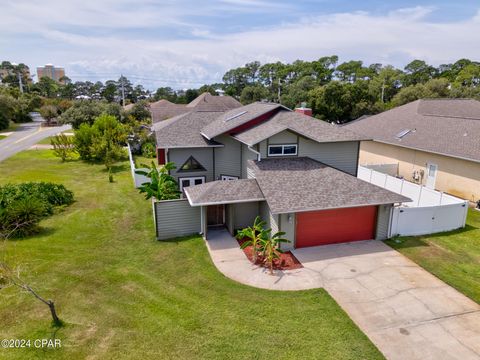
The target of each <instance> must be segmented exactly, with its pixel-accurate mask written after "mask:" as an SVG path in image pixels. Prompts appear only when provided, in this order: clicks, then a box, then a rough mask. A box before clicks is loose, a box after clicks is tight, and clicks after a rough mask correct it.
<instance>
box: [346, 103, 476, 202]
mask: <svg viewBox="0 0 480 360" xmlns="http://www.w3.org/2000/svg"><path fill="white" fill-rule="evenodd" d="M345 127H347V128H348V129H350V130H353V131H355V132H357V133H360V134H362V135H365V136H367V137H369V138H371V139H372V141H362V143H361V145H360V157H359V164H360V165H366V166H370V167H375V168H376V169H379V170H380V171H382V170H383V171H384V172H390V173H391V172H392V171H393V172H394V175H398V176H402V177H404V178H405V179H407V180H410V181H413V182H416V183H418V184H422V185H425V186H427V187H429V188H432V189H436V190H440V191H444V192H446V193H449V194H452V195H455V196H458V197H461V198H464V199H467V200H470V201H472V202H474V201H478V200H480V102H479V101H476V100H470V99H429V100H417V101H414V102H411V103H409V104H406V105H403V106H400V107H398V108H395V109H392V110H389V111H385V112H383V113H381V114H378V115H374V116H370V117H365V118H361V119H358V120H356V121H353V122H351V123H349V124H347V125H345Z"/></svg>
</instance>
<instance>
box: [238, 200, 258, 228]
mask: <svg viewBox="0 0 480 360" xmlns="http://www.w3.org/2000/svg"><path fill="white" fill-rule="evenodd" d="M231 206H232V207H233V219H234V220H233V221H234V228H235V229H243V228H245V227H247V226H252V225H253V223H254V221H255V218H256V217H257V216H259V215H260V209H259V204H258V201H255V202H247V203H238V204H232V205H231Z"/></svg>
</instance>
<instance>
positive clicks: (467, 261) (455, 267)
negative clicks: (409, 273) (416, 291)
mask: <svg viewBox="0 0 480 360" xmlns="http://www.w3.org/2000/svg"><path fill="white" fill-rule="evenodd" d="M398 241H399V243H397V242H396V241H395V240H389V241H387V243H388V244H389V245H390V246H392V247H393V248H395V249H396V250H398V251H400V252H401V253H402V254H403V255H405V256H407V257H409V258H410V259H412V260H413V261H414V262H416V263H417V264H419V265H420V266H422V267H423V268H425V269H427V270H428V271H430V272H431V273H432V274H434V275H435V276H437V277H438V278H440V279H442V280H443V281H445V282H446V283H447V284H449V285H451V286H453V287H454V288H456V289H458V290H459V291H461V292H462V293H464V294H465V295H467V296H468V297H470V298H471V299H473V300H475V301H476V302H478V303H480V212H479V211H475V210H471V209H470V210H469V212H468V218H467V226H466V227H465V228H464V229H461V230H455V231H450V232H446V233H440V234H434V235H429V236H417V237H404V238H400V239H398Z"/></svg>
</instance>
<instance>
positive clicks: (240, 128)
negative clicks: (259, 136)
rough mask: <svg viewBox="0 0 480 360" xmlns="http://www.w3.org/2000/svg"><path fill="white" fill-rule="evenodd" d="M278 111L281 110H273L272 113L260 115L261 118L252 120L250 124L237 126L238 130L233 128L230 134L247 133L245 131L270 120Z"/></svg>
mask: <svg viewBox="0 0 480 360" xmlns="http://www.w3.org/2000/svg"><path fill="white" fill-rule="evenodd" d="M278 111H279V108H276V109H273V110H271V111H269V112H267V113H265V114H263V115H260V116H258V117H256V118H255V119H252V120H250V121H249V122H246V123H245V124H242V125H239V126H237V127H236V128H233V129H232V130H230V131H229V132H228V133H229V134H230V135H235V134H238V133H240V132H242V131H245V130H247V129H249V128H251V127H252V126H255V125H258V124H260V123H261V122H263V121H265V120H268V119H270V118H271V117H272V116H273V115H274V114H276V113H277V112H278Z"/></svg>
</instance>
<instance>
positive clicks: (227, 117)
mask: <svg viewBox="0 0 480 360" xmlns="http://www.w3.org/2000/svg"><path fill="white" fill-rule="evenodd" d="M281 107H282V108H283V106H282V105H280V104H274V103H261V102H256V103H252V104H249V105H245V106H242V107H241V108H237V109H233V110H230V111H227V112H225V113H223V114H222V115H221V116H219V117H218V119H216V120H215V121H213V122H212V123H210V124H208V125H207V126H205V127H204V128H203V129H202V134H204V135H205V136H206V137H207V138H209V139H212V138H214V137H215V136H218V135H221V134H224V133H226V132H228V131H230V130H233V129H235V128H236V127H238V126H240V125H243V124H246V123H248V122H249V121H251V120H253V119H255V118H257V117H259V116H261V115H264V114H266V113H268V112H270V111H273V110H275V109H278V108H281Z"/></svg>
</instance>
